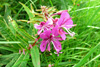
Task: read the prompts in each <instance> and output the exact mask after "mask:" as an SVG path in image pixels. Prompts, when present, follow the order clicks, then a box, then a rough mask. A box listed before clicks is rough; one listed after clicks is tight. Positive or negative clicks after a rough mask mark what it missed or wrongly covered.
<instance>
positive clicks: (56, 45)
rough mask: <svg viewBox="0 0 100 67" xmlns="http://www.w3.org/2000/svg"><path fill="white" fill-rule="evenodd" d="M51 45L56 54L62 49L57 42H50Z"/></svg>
mask: <svg viewBox="0 0 100 67" xmlns="http://www.w3.org/2000/svg"><path fill="white" fill-rule="evenodd" d="M52 43H53V46H54V48H55V50H56V51H57V52H59V51H60V50H61V49H62V47H61V43H60V42H59V41H58V40H56V41H52Z"/></svg>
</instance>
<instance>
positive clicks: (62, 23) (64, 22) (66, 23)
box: [56, 12, 75, 40]
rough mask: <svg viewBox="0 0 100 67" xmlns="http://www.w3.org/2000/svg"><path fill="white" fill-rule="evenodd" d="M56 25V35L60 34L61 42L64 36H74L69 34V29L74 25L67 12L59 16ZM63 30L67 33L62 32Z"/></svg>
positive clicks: (71, 33)
mask: <svg viewBox="0 0 100 67" xmlns="http://www.w3.org/2000/svg"><path fill="white" fill-rule="evenodd" d="M56 25H57V26H56V27H58V33H59V34H60V36H61V37H62V39H63V40H65V39H66V35H65V34H70V35H71V36H74V34H75V33H74V32H71V31H70V28H72V27H73V26H75V25H73V21H72V20H71V18H70V15H69V14H68V13H67V12H63V13H62V14H61V17H60V19H59V20H58V22H57V24H56ZM63 28H65V29H66V31H67V33H66V32H65V31H64V30H63Z"/></svg>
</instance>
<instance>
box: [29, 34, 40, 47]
mask: <svg viewBox="0 0 100 67" xmlns="http://www.w3.org/2000/svg"><path fill="white" fill-rule="evenodd" d="M39 39H40V36H39V37H38V38H37V39H36V40H35V42H34V43H33V44H32V46H35V43H36V42H37V41H38V40H39ZM30 48H31V47H28V49H30Z"/></svg>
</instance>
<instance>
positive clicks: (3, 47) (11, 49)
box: [0, 46, 17, 52]
mask: <svg viewBox="0 0 100 67" xmlns="http://www.w3.org/2000/svg"><path fill="white" fill-rule="evenodd" d="M0 49H4V50H8V51H12V52H16V51H17V50H16V49H14V48H12V47H6V46H0Z"/></svg>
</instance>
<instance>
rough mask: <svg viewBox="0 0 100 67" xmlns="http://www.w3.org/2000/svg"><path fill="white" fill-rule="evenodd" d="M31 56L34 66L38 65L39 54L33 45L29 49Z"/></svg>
mask: <svg viewBox="0 0 100 67" xmlns="http://www.w3.org/2000/svg"><path fill="white" fill-rule="evenodd" d="M31 57H32V63H33V65H34V67H40V56H39V50H38V47H37V46H34V47H33V48H32V49H31Z"/></svg>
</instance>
